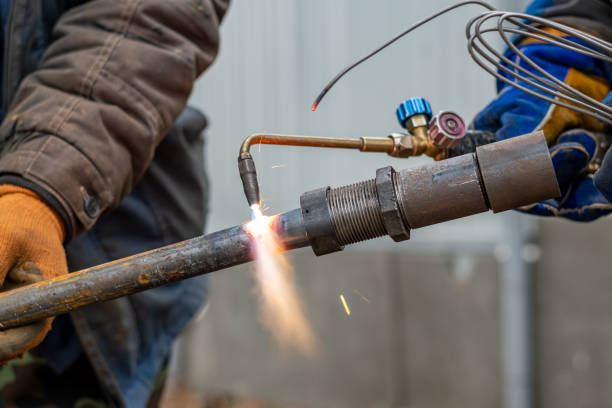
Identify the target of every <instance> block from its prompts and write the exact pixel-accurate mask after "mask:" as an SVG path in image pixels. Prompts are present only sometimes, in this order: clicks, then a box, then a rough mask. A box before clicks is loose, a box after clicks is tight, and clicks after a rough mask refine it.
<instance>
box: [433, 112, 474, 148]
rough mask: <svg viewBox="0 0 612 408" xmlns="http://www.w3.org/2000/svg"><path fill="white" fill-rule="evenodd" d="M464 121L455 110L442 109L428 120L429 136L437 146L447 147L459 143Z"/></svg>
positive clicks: (463, 129)
mask: <svg viewBox="0 0 612 408" xmlns="http://www.w3.org/2000/svg"><path fill="white" fill-rule="evenodd" d="M463 136H465V123H464V122H463V119H461V116H459V115H457V114H456V113H455V112H450V111H442V112H439V113H438V114H437V115H436V116H434V117H433V118H432V119H431V121H430V122H429V137H430V138H431V140H433V142H434V144H435V145H436V146H438V147H441V148H445V149H448V148H450V147H455V146H457V145H458V144H459V143H461V139H463Z"/></svg>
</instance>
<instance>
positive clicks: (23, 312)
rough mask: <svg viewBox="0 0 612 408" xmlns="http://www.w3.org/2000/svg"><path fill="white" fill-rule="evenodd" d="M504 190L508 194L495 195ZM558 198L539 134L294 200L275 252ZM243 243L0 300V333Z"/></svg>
mask: <svg viewBox="0 0 612 408" xmlns="http://www.w3.org/2000/svg"><path fill="white" fill-rule="evenodd" d="M504 187H505V188H510V189H512V194H508V192H507V191H506V190H505V189H504ZM558 195H559V186H558V184H557V179H556V177H555V172H554V169H553V166H552V161H551V159H550V154H549V152H548V146H547V145H546V141H545V139H544V135H543V133H542V132H536V133H532V134H528V135H523V136H520V137H517V138H512V139H508V140H504V141H502V142H497V143H493V144H489V145H486V146H480V147H478V148H477V149H476V153H473V154H467V155H464V156H459V157H455V158H452V159H449V160H445V161H441V162H436V163H434V164H431V165H428V166H424V167H421V168H416V169H407V170H403V171H401V172H399V173H396V172H395V170H393V168H391V167H385V168H382V169H378V170H377V172H376V178H375V179H371V180H366V181H362V182H359V183H355V184H351V185H348V186H342V187H337V188H330V187H324V188H321V189H318V190H314V191H309V192H306V193H304V194H302V196H301V197H300V204H301V205H300V206H301V208H300V209H296V210H293V211H290V212H287V213H284V214H280V215H278V216H276V217H275V218H274V220H273V222H274V223H273V229H274V230H275V231H276V233H277V235H278V236H279V241H280V243H281V245H283V248H284V249H285V250H289V249H294V248H300V247H304V246H311V247H312V249H313V251H314V253H315V254H316V255H324V254H327V253H330V252H334V251H339V250H341V249H342V248H343V246H345V245H349V244H352V243H356V242H360V241H365V240H368V239H372V238H376V237H379V236H382V235H385V234H387V235H389V236H390V237H391V238H392V239H394V240H395V241H402V240H405V239H408V238H409V237H410V229H411V228H419V227H424V226H427V225H431V224H435V223H439V222H443V221H447V220H452V219H456V218H460V217H465V216H468V215H472V214H476V213H479V212H484V211H487V210H488V209H489V208H490V209H492V210H493V211H494V212H499V211H505V210H508V209H510V208H515V207H518V206H521V205H526V204H531V203H534V202H537V201H541V200H546V199H549V198H552V197H557V196H558ZM252 259H253V255H252V253H251V237H250V236H249V235H248V233H247V232H246V231H245V229H244V228H243V227H242V226H235V227H232V228H229V229H226V230H223V231H218V232H215V233H212V234H209V235H206V236H202V237H198V238H194V239H191V240H188V241H184V242H181V243H178V244H174V245H170V246H167V247H163V248H160V249H156V250H153V251H149V252H146V253H143V254H138V255H134V256H131V257H128V258H124V259H120V260H117V261H114V262H110V263H107V264H104V265H100V266H96V267H93V268H89V269H86V270H83V271H80V272H75V273H72V274H69V275H66V276H62V277H59V278H55V279H52V280H50V281H45V282H40V283H37V284H34V285H31V286H28V287H23V288H20V289H16V290H14V291H10V292H4V293H2V294H0V327H1V328H9V327H14V326H19V325H23V324H27V323H31V322H34V321H37V320H40V319H42V318H44V317H49V316H54V315H57V314H61V313H65V312H68V311H70V310H74V309H76V308H78V307H82V306H86V305H89V304H92V303H97V302H103V301H106V300H111V299H114V298H117V297H120V296H126V295H129V294H132V293H136V292H140V291H143V290H146V289H151V288H155V287H158V286H163V285H166V284H169V283H172V282H175V281H179V280H183V279H187V278H190V277H193V276H197V275H201V274H205V273H210V272H214V271H217V270H220V269H224V268H229V267H231V266H234V265H238V264H242V263H246V262H249V261H251V260H252Z"/></svg>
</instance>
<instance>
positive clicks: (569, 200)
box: [471, 30, 612, 221]
mask: <svg viewBox="0 0 612 408" xmlns="http://www.w3.org/2000/svg"><path fill="white" fill-rule="evenodd" d="M548 31H551V30H548ZM557 34H558V33H557ZM519 49H521V51H522V52H523V53H525V54H526V55H527V56H528V57H530V58H531V59H533V60H534V61H535V63H536V64H538V65H539V66H540V67H542V68H544V69H545V70H546V71H547V72H549V73H550V74H552V75H554V76H555V77H556V78H558V79H560V80H563V81H564V82H565V83H567V84H568V85H570V86H572V87H574V88H576V89H578V90H579V91H581V92H582V93H585V94H587V95H589V96H591V97H592V98H594V99H597V100H599V101H601V100H603V99H604V98H605V97H606V95H608V93H609V92H610V84H609V80H610V78H612V72H611V71H610V67H609V66H607V65H606V64H604V63H603V62H601V61H599V60H597V59H594V58H592V57H589V56H585V55H581V54H578V53H576V52H573V51H569V50H565V49H563V48H560V47H557V46H555V45H551V44H543V43H539V42H537V41H533V40H526V41H523V42H522V43H521V44H520V46H519ZM506 56H507V57H508V58H510V59H511V60H515V59H516V56H515V55H514V54H513V53H512V52H507V54H506ZM521 66H524V67H525V69H527V70H529V71H531V72H535V70H533V68H532V67H531V66H529V65H527V64H525V63H522V64H521ZM498 90H499V94H498V96H497V98H496V99H495V100H493V101H492V102H491V103H490V104H489V105H488V106H487V107H485V108H484V109H483V110H482V111H481V112H480V113H479V114H478V115H477V116H476V118H475V119H474V121H473V123H472V125H471V128H472V129H474V130H478V131H483V132H485V133H489V132H491V133H492V134H494V139H495V140H503V139H507V138H509V137H515V136H519V135H522V134H525V133H529V132H533V131H535V130H543V131H544V134H545V136H546V140H547V141H548V144H549V146H551V156H552V158H553V164H554V166H555V171H556V173H557V178H558V180H559V184H560V187H561V191H562V196H561V197H560V198H558V199H555V200H547V201H545V202H542V203H537V204H534V205H530V206H526V207H524V208H523V209H522V210H523V211H526V212H530V213H533V214H537V215H544V216H561V217H566V218H569V219H572V220H575V221H591V220H594V219H596V218H598V217H600V216H602V215H606V214H608V213H609V212H610V211H611V210H612V204H610V201H609V199H610V198H612V167H611V166H612V157H611V156H610V155H609V154H608V155H607V157H606V159H607V160H604V162H603V163H602V167H601V169H600V170H599V173H598V174H597V175H596V177H595V180H597V181H598V182H596V183H594V178H593V176H592V175H588V174H587V173H586V171H585V170H586V167H587V166H588V165H589V163H590V162H591V161H592V160H593V158H594V156H595V154H596V152H597V149H598V148H599V147H598V145H599V143H598V142H597V141H595V139H596V138H597V137H604V138H605V137H612V135H609V134H608V135H606V133H607V132H609V131H610V129H609V127H606V125H604V124H603V123H602V122H599V121H597V120H596V119H594V118H592V117H590V116H588V115H584V114H581V113H578V112H575V111H573V110H571V109H567V108H564V107H560V106H557V105H553V104H550V103H548V102H546V101H543V100H540V99H538V98H536V97H534V96H531V95H528V94H526V93H525V92H523V91H520V90H518V89H516V88H514V87H511V86H510V85H507V84H505V83H503V82H501V81H500V82H499V83H498ZM555 143H556V144H555Z"/></svg>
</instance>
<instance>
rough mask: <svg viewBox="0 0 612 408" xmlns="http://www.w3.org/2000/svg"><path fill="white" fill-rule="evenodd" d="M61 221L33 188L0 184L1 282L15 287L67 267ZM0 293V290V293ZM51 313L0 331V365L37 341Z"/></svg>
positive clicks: (48, 324) (4, 287)
mask: <svg viewBox="0 0 612 408" xmlns="http://www.w3.org/2000/svg"><path fill="white" fill-rule="evenodd" d="M65 234H66V232H65V229H64V223H63V221H62V220H61V218H60V217H59V215H57V213H56V212H55V211H54V210H53V209H51V207H49V206H48V205H47V204H46V203H45V202H44V201H42V200H41V198H40V197H39V196H38V195H36V194H35V193H34V192H32V191H30V190H28V189H26V188H22V187H17V186H13V185H10V184H4V185H0V285H1V286H2V289H1V291H5V290H10V289H14V288H16V287H19V286H23V285H28V284H31V283H35V282H39V281H42V280H46V279H50V278H53V277H56V276H59V275H63V274H66V273H68V266H67V264H66V253H65V252H64V247H63V245H62V242H63V241H64V238H65ZM0 296H1V294H0ZM52 320H53V319H52V318H48V319H44V320H41V321H39V322H35V323H32V324H30V325H27V326H23V327H18V328H15V329H8V330H4V331H0V365H3V364H5V363H6V362H8V361H9V360H12V359H14V358H21V357H22V356H23V353H24V352H26V351H27V350H30V349H31V348H34V347H36V346H37V345H39V344H40V342H42V340H43V339H44V337H45V335H46V334H47V333H48V332H49V330H51V322H52Z"/></svg>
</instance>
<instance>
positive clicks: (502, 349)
mask: <svg viewBox="0 0 612 408" xmlns="http://www.w3.org/2000/svg"><path fill="white" fill-rule="evenodd" d="M491 3H492V4H493V5H494V6H496V7H498V8H500V9H506V10H521V9H523V8H524V6H525V5H526V4H527V1H526V0H520V1H512V0H497V1H491ZM450 4H451V3H450V2H449V1H446V0H410V1H407V0H384V1H372V0H333V1H329V0H309V1H300V0H259V1H256V2H255V1H247V0H234V1H233V4H232V6H231V7H230V11H229V13H228V15H227V16H226V19H225V22H224V25H223V29H222V47H221V52H220V54H219V58H218V60H217V62H216V63H215V65H214V66H213V67H212V68H211V69H210V70H209V71H208V72H206V73H205V74H204V75H203V77H202V78H201V79H200V81H199V82H198V84H197V87H196V89H195V91H194V93H193V96H192V100H191V104H192V105H194V106H196V107H198V108H200V109H201V110H203V111H204V112H205V113H206V114H207V116H208V117H209V120H210V127H209V129H208V131H207V142H206V144H207V145H206V152H205V154H206V158H207V167H208V173H209V178H210V188H211V192H212V194H211V201H210V202H209V206H208V226H207V230H208V231H214V230H217V229H221V228H225V227H228V226H232V225H235V224H239V223H242V222H244V221H245V220H246V219H248V217H249V212H248V207H247V205H246V201H245V199H244V196H243V192H242V187H241V184H240V180H239V177H238V172H237V167H236V156H237V152H238V148H239V145H240V143H241V141H242V140H243V139H244V138H245V137H246V136H248V135H249V134H251V133H255V132H264V131H265V132H277V133H294V134H306V135H320V136H334V137H359V136H385V135H387V134H389V133H390V132H394V131H399V130H400V128H399V125H398V124H397V121H396V119H395V108H396V107H397V105H398V104H399V103H400V102H401V101H403V100H404V99H407V98H408V97H414V96H420V97H426V98H428V99H429V101H430V102H431V105H432V107H433V110H434V111H438V110H442V109H451V110H455V111H457V112H458V113H460V114H461V115H462V116H463V117H464V118H465V119H466V121H469V120H470V119H471V118H472V117H473V116H474V114H475V113H476V112H477V111H478V110H479V109H481V108H482V107H483V106H484V105H485V104H486V103H487V102H488V101H489V100H490V99H491V98H492V97H493V96H494V81H493V79H492V78H490V77H489V76H487V74H486V73H484V71H482V70H481V69H480V68H478V67H477V66H476V65H475V64H474V63H473V62H472V61H471V59H470V58H469V56H468V54H467V51H466V41H465V37H464V26H465V23H466V22H467V20H468V19H469V18H470V17H471V16H473V15H474V14H475V13H478V12H480V11H481V10H480V9H479V8H478V7H475V6H469V7H465V8H462V9H459V10H456V11H454V12H452V13H451V14H450V15H446V16H443V17H441V18H440V19H438V20H435V21H434V22H432V23H429V24H428V25H426V26H424V27H422V28H421V29H419V30H417V31H416V32H414V33H413V34H411V35H409V36H408V37H407V38H405V39H403V40H402V41H401V42H399V43H397V44H396V45H393V46H392V47H390V48H389V49H387V50H385V51H384V52H383V53H381V54H380V55H379V56H377V57H375V58H374V59H373V60H371V61H369V62H367V63H366V64H364V65H363V66H360V67H359V68H358V69H356V70H355V71H354V72H352V73H351V74H349V75H348V76H347V77H346V78H344V79H343V80H342V81H340V82H339V83H338V85H337V86H336V87H335V88H334V90H333V91H332V92H331V93H330V94H329V95H328V96H327V98H326V99H325V100H324V101H323V103H322V104H321V106H320V107H319V109H318V111H317V112H315V113H312V112H310V105H311V103H312V101H313V99H314V98H315V96H316V95H317V94H318V92H319V91H320V90H321V88H322V87H323V86H324V85H325V83H326V82H327V81H328V80H329V79H331V78H332V77H333V76H334V75H335V74H336V73H337V72H338V71H339V70H340V69H342V68H343V67H345V66H346V65H348V64H349V63H350V62H353V61H354V60H355V59H356V58H358V57H361V56H363V55H365V54H367V53H368V52H369V51H371V50H372V49H373V48H375V47H376V46H378V45H380V44H381V43H383V42H385V41H386V40H388V39H390V38H391V37H392V36H393V35H395V34H397V33H398V32H400V31H402V30H403V29H404V28H406V27H407V26H408V25H410V24H411V23H413V22H416V21H417V20H419V19H421V18H423V17H425V16H427V15H429V14H430V13H432V12H434V11H436V10H438V9H440V8H442V7H445V6H447V5H450ZM254 152H255V153H254V156H255V160H256V163H257V166H258V170H259V174H260V182H261V184H262V194H263V199H264V204H265V205H266V206H267V207H269V209H268V210H267V213H268V214H273V213H277V212H281V211H286V210H290V209H293V208H296V207H298V206H299V196H300V194H301V193H302V192H305V191H308V190H311V189H314V188H319V187H322V186H326V185H331V186H338V185H343V184H347V183H351V182H354V181H359V180H362V179H366V178H372V177H373V176H374V174H375V171H376V169H377V168H379V167H384V166H387V165H393V166H394V167H395V168H396V169H402V168H406V167H410V166H418V165H421V164H423V163H425V162H427V160H429V159H415V158H411V159H393V158H390V157H388V156H386V155H382V154H380V155H377V154H369V155H368V154H365V153H359V152H353V151H341V150H325V149H308V148H293V147H277V146H264V147H262V148H261V150H258V148H257V147H256V148H255V149H254ZM611 238H612V220H611V219H605V220H600V221H597V222H595V223H591V224H587V225H579V224H575V223H570V222H567V221H562V220H542V219H537V218H534V217H529V216H524V215H519V214H517V213H505V214H498V215H493V214H490V213H489V214H482V215H477V216H473V217H469V218H467V219H463V220H458V221H456V222H450V223H445V224H442V225H437V226H433V227H428V228H423V229H419V230H415V231H413V232H412V237H411V240H410V241H406V242H403V243H399V244H398V243H394V242H392V241H391V240H390V239H389V238H382V239H379V240H374V241H369V242H365V243H362V244H359V245H356V246H353V247H350V248H347V249H345V250H344V251H343V252H340V253H335V254H331V255H327V256H324V257H321V258H317V257H315V256H314V254H313V253H312V251H311V250H310V249H308V248H306V249H302V250H297V251H293V252H292V253H291V254H290V255H289V257H290V260H291V263H292V264H293V266H294V270H295V274H296V279H297V282H298V286H299V291H300V293H301V296H302V300H303V303H304V305H305V308H306V310H307V314H308V316H309V318H310V320H311V322H312V324H313V326H314V329H315V331H316V334H317V336H318V339H319V343H320V347H319V352H318V354H317V355H316V356H315V357H314V358H305V357H301V356H299V355H297V354H292V353H283V352H281V351H280V350H279V349H278V347H277V346H276V344H275V343H274V341H273V339H272V338H271V337H270V335H269V333H268V332H267V331H266V330H265V329H264V328H263V327H262V326H261V324H260V323H259V320H258V314H257V300H256V297H255V295H254V291H253V288H254V281H253V279H252V275H251V273H250V268H251V266H248V265H246V266H240V267H235V268H232V269H229V270H226V271H223V272H219V273H216V274H213V275H212V276H211V285H212V290H211V301H210V304H209V305H208V307H207V308H206V310H205V312H204V313H202V315H201V316H200V318H199V319H197V320H196V321H195V322H194V323H193V324H192V325H191V326H190V328H189V329H188V330H187V331H186V332H185V334H184V335H183V337H182V339H181V340H180V341H179V342H178V344H177V345H176V347H175V353H174V358H173V361H172V365H171V368H170V371H171V381H170V388H169V390H168V392H167V395H166V405H167V406H177V407H179V406H180V407H205V406H206V407H298V408H299V407H380V408H383V407H414V408H416V407H419V408H423V407H470V408H478V407H502V406H503V407H507V408H532V407H555V408H562V407H603V406H611V405H612V387H610V386H609V384H610V383H611V381H612V295H611V293H612V273H610V272H611V271H610V266H609V265H610V259H612V255H611V253H610V251H611V249H612V248H610V242H611ZM340 294H343V295H344V297H345V298H346V301H347V303H348V306H349V307H350V309H351V312H352V313H351V315H350V316H348V315H347V314H346V313H345V310H344V308H343V306H342V304H341V303H340V299H339V295H340Z"/></svg>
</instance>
